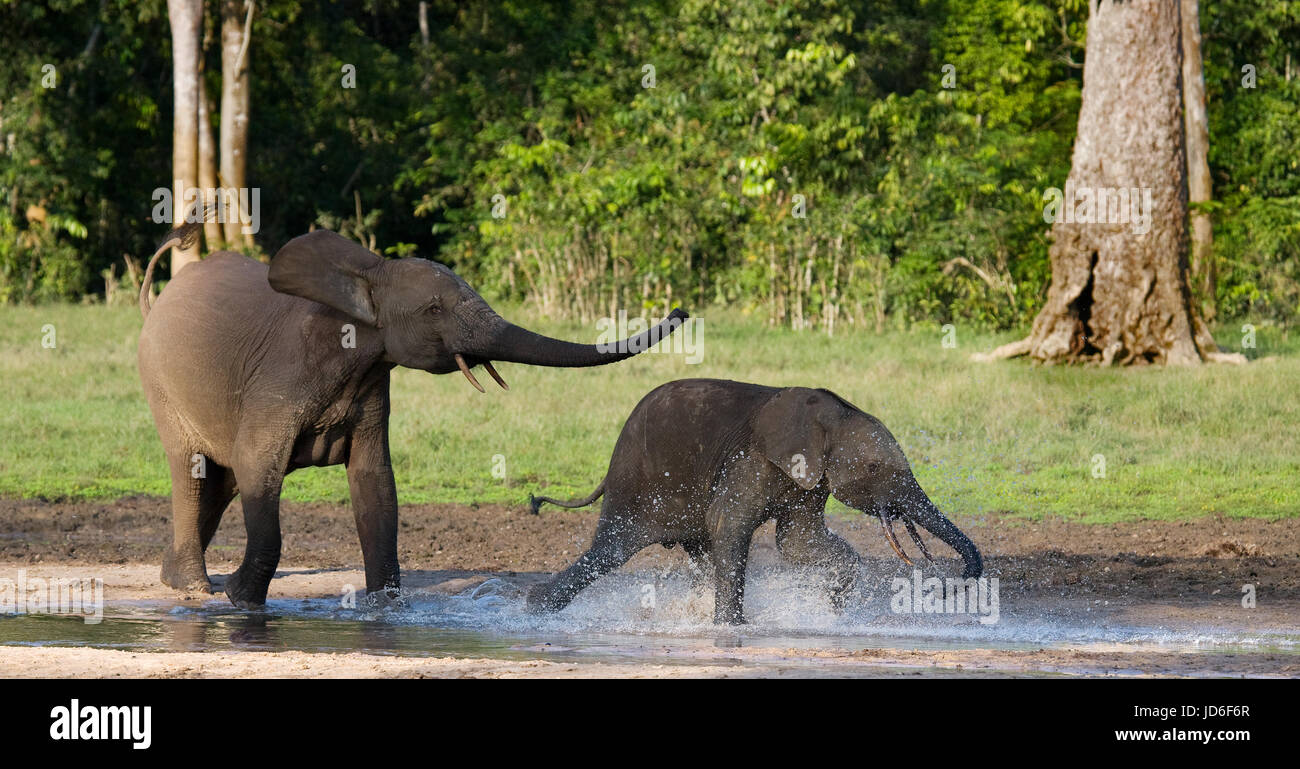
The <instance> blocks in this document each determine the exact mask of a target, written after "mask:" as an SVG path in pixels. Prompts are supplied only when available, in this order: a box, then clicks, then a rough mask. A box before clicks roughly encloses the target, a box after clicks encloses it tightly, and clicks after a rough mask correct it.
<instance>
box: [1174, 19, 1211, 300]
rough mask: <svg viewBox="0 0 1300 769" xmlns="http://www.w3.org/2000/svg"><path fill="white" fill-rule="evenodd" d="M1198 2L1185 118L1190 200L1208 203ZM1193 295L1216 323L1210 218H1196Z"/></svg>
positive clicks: (1188, 31) (1189, 27) (1188, 49)
mask: <svg viewBox="0 0 1300 769" xmlns="http://www.w3.org/2000/svg"><path fill="white" fill-rule="evenodd" d="M1198 5H1199V4H1198V2H1197V0H1182V14H1183V116H1184V122H1185V123H1186V128H1187V197H1188V200H1189V202H1191V203H1193V204H1195V203H1207V202H1209V201H1210V200H1211V198H1212V193H1211V190H1210V161H1209V152H1210V128H1209V124H1208V122H1207V121H1206V116H1205V76H1204V74H1203V72H1202V70H1201V22H1200V9H1199V8H1198ZM1191 216H1192V253H1191V274H1192V275H1191V280H1192V293H1193V295H1194V296H1196V297H1197V298H1198V299H1200V308H1201V312H1202V313H1203V314H1204V316H1205V320H1206V321H1207V322H1208V321H1212V320H1214V315H1215V301H1214V289H1215V286H1214V283H1215V278H1216V272H1217V270H1216V269H1215V265H1214V251H1213V246H1214V233H1213V230H1212V228H1211V225H1210V215H1209V214H1208V213H1206V212H1204V211H1193V212H1192V214H1191Z"/></svg>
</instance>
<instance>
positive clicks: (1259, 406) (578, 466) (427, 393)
mask: <svg viewBox="0 0 1300 769" xmlns="http://www.w3.org/2000/svg"><path fill="white" fill-rule="evenodd" d="M505 314H506V315H507V317H514V318H515V319H517V320H521V321H523V322H526V323H528V325H530V326H532V327H534V328H536V329H538V330H540V331H544V332H548V333H552V334H555V335H557V336H563V337H565V338H570V339H579V340H580V339H586V340H594V338H595V335H596V331H595V328H594V325H588V326H579V325H576V324H559V323H550V322H545V321H539V320H536V319H529V318H528V317H526V315H521V314H520V313H518V312H513V313H505ZM702 317H703V320H702V331H701V335H702V337H701V338H702V340H703V344H704V356H703V358H704V359H703V362H702V363H700V364H698V365H689V364H687V363H686V362H685V361H684V359H683V357H682V356H680V355H662V354H649V355H642V356H641V357H639V358H636V359H633V360H631V361H627V362H624V363H621V364H617V365H615V366H612V367H608V368H603V369H587V370H561V369H542V368H530V367H526V366H519V365H508V364H507V365H501V366H500V367H499V368H500V369H501V372H502V374H503V375H504V376H505V377H506V378H507V380H508V381H509V382H510V384H511V387H512V390H511V391H510V392H509V393H505V392H502V391H500V390H499V389H497V388H495V387H492V388H491V389H489V391H488V394H487V395H480V394H479V393H478V392H476V391H474V390H473V389H471V388H470V387H469V385H468V384H467V383H466V382H465V381H464V379H463V378H462V377H460V376H459V375H452V376H441V377H439V376H431V375H428V374H424V373H420V372H416V371H409V370H404V369H399V370H398V371H396V372H395V375H394V378H393V419H392V444H393V464H394V469H395V471H396V474H397V485H398V491H399V495H400V497H401V499H402V501H404V502H418V501H449V502H508V503H520V504H522V502H523V500H525V499H526V498H527V495H528V493H529V492H530V491H534V490H537V489H540V488H545V489H547V490H548V493H551V494H585V493H586V492H588V491H590V490H591V489H592V488H593V487H594V486H595V485H596V483H597V482H598V481H599V480H600V478H601V476H602V475H603V474H604V471H605V466H606V462H607V460H608V457H609V452H610V450H611V449H612V447H613V443H614V439H615V437H616V436H617V434H618V431H619V428H620V427H621V426H622V424H623V420H624V419H625V418H626V417H627V414H628V412H629V411H630V410H631V409H632V407H633V406H634V405H636V403H637V401H638V400H639V399H640V398H641V396H642V395H644V394H645V393H646V392H648V391H649V390H650V389H651V388H653V387H654V386H656V385H658V384H660V383H662V382H665V381H668V380H671V379H677V378H682V377H695V376H700V377H724V378H731V379H739V380H746V381H753V382H762V383H765V384H772V385H795V384H799V385H809V386H821V387H828V388H830V389H833V390H835V391H836V392H838V393H839V394H840V395H842V396H844V397H845V398H847V399H849V400H850V401H852V402H854V403H855V404H857V405H858V406H860V407H861V408H863V409H865V410H867V411H869V412H871V413H872V414H875V415H876V416H877V417H879V418H880V419H881V420H882V421H883V422H884V423H885V424H886V425H888V426H889V428H890V429H891V430H892V431H893V432H894V434H895V435H896V436H897V437H898V438H899V440H900V442H901V443H902V445H903V448H904V450H905V451H906V452H907V455H908V457H909V458H910V459H911V461H912V464H913V467H914V468H915V470H916V474H917V477H918V478H919V480H920V482H921V484H922V485H923V486H924V487H925V488H926V489H927V490H928V491H929V492H930V494H931V496H932V497H933V498H934V499H935V501H936V502H937V503H938V504H939V505H940V506H941V507H943V508H944V509H946V510H948V511H951V512H954V513H958V514H964V515H981V514H984V513H988V512H1010V513H1013V514H1016V515H1022V516H1027V517H1039V516H1067V517H1071V518H1075V519H1080V520H1085V521H1094V522H1104V521H1116V520H1128V519H1137V518H1153V519H1177V518H1190V517H1198V516H1207V515H1223V516H1253V517H1262V518H1281V517H1289V516H1295V515H1300V490H1298V488H1300V430H1297V426H1298V425H1300V387H1298V386H1297V383H1298V382H1300V338H1297V337H1300V335H1296V334H1289V335H1288V334H1287V333H1285V332H1283V331H1279V330H1276V329H1270V328H1261V329H1260V330H1259V332H1258V349H1256V350H1253V351H1247V352H1249V353H1251V354H1252V355H1253V356H1255V357H1259V358H1261V360H1258V361H1256V362H1253V363H1251V364H1250V365H1248V366H1244V367H1236V366H1202V367H1199V368H1194V369H1182V370H1173V369H1171V370H1163V369H1157V368H1150V369H1128V370H1107V369H1099V368H1081V367H1041V366H1034V365H1031V364H1029V363H1027V362H1025V361H1006V362H1001V363H995V364H977V363H972V362H970V361H969V360H968V358H967V356H968V355H969V353H971V352H974V351H977V350H988V349H991V348H992V347H994V346H995V345H996V344H999V343H1001V342H1004V341H1008V340H1009V339H1011V338H1014V335H1012V334H1004V335H989V334H981V333H978V332H975V331H973V330H965V329H963V328H962V327H960V326H959V327H958V329H957V342H958V345H957V348H956V349H945V348H943V347H942V345H941V343H940V340H941V334H940V332H939V330H938V329H937V328H934V329H921V330H915V331H911V332H891V333H888V334H884V335H872V334H862V333H853V332H847V333H841V334H839V335H837V336H835V337H834V338H828V337H827V336H825V334H821V333H812V332H804V333H799V332H793V331H788V330H784V329H769V328H764V327H761V326H759V325H757V324H755V323H753V322H751V321H749V320H747V319H745V318H742V317H741V316H739V315H738V314H728V313H726V312H723V311H713V312H709V311H706V312H704V313H702ZM45 324H53V325H54V326H55V328H56V332H57V347H56V348H55V349H43V348H42V346H41V339H42V327H43V326H44V325H45ZM139 328H140V318H139V314H138V313H137V311H136V310H135V308H133V307H104V306H94V305H89V306H73V305H53V306H38V307H3V308H0V382H2V383H3V384H0V387H2V388H3V389H0V396H2V397H0V494H3V495H6V496H11V497H43V498H49V499H64V498H114V497H119V496H123V495H129V494H138V493H147V494H167V493H168V490H169V482H168V478H167V471H166V464H165V461H164V457H163V453H162V449H161V446H160V445H159V442H158V438H157V435H156V434H155V432H154V427H153V422H152V420H151V418H150V415H149V410H148V407H147V406H146V404H145V400H144V397H143V394H142V393H141V389H140V384H139V379H138V378H137V374H136V369H135V340H136V336H137V334H138V333H139ZM1229 331H1231V330H1230V329H1228V330H1225V332H1224V333H1225V336H1224V337H1223V339H1222V341H1224V342H1225V343H1227V345H1226V346H1229V347H1232V346H1233V345H1232V342H1233V339H1232V335H1231V334H1229V333H1228V332H1229ZM483 379H484V381H485V382H486V381H487V378H486V377H484V378H483ZM489 387H491V385H490V383H489ZM498 454H499V455H502V456H503V457H504V458H505V467H506V472H507V476H506V478H505V480H504V481H502V480H499V479H497V478H494V477H493V475H492V469H493V456H494V455H498ZM1097 454H1100V455H1103V456H1104V457H1105V464H1106V473H1105V477H1104V478H1094V477H1093V473H1092V470H1093V459H1092V458H1093V456H1094V455H1097ZM285 495H286V496H287V497H288V498H290V499H295V500H326V501H345V500H346V499H347V495H348V492H347V483H346V478H345V476H344V472H343V469H342V468H339V467H335V468H323V469H311V470H302V471H299V472H297V473H294V474H293V475H292V476H290V478H289V479H288V481H287V482H286V486H285Z"/></svg>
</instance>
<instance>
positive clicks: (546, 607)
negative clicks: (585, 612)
mask: <svg viewBox="0 0 1300 769" xmlns="http://www.w3.org/2000/svg"><path fill="white" fill-rule="evenodd" d="M568 605H569V602H568V601H566V600H563V599H562V598H557V597H556V596H555V594H554V593H553V592H552V590H551V586H550V585H549V584H548V585H534V586H533V587H532V589H531V590H529V591H528V598H527V599H526V600H525V601H524V610H525V611H527V612H528V613H529V614H554V613H556V612H558V611H560V610H561V609H563V608H564V607H565V606H568Z"/></svg>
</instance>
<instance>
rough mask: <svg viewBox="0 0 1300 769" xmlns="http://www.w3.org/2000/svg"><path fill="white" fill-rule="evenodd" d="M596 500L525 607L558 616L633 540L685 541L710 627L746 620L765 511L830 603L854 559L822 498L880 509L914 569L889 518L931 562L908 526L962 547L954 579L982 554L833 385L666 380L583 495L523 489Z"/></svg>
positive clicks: (780, 543) (979, 566)
mask: <svg viewBox="0 0 1300 769" xmlns="http://www.w3.org/2000/svg"><path fill="white" fill-rule="evenodd" d="M602 494H604V496H605V501H604V503H603V506H602V507H601V514H600V521H599V522H598V523H597V524H596V535H595V538H594V541H593V542H592V545H591V548H590V549H589V550H588V551H587V552H586V553H584V554H583V555H582V557H580V558H579V559H578V561H577V562H576V563H574V564H573V565H572V566H570V567H569V568H568V569H565V570H564V571H563V572H562V573H560V574H559V575H557V576H556V577H555V579H553V580H551V582H549V583H548V584H546V585H540V586H538V587H537V588H535V589H534V590H533V591H532V592H531V593H530V594H529V596H528V605H529V607H530V608H531V609H533V610H537V611H559V610H560V609H562V608H564V607H565V606H567V605H568V604H569V602H570V601H572V600H573V598H574V596H576V595H577V593H578V591H580V590H582V589H583V588H584V587H586V586H587V585H589V584H591V583H592V582H593V581H595V580H596V579H597V578H599V577H600V576H601V575H603V574H606V573H608V572H610V571H612V570H614V569H616V568H618V567H619V566H621V565H623V564H624V563H626V562H627V560H628V559H629V558H631V557H632V556H633V555H634V554H635V553H636V552H637V551H639V550H641V549H642V548H644V547H647V546H649V545H653V544H656V543H658V544H662V545H664V546H666V547H672V546H673V545H675V544H677V543H681V544H682V546H683V547H684V548H685V550H686V552H687V554H688V555H689V556H690V557H691V559H692V560H693V561H694V560H698V559H700V558H702V557H704V556H706V555H707V556H711V559H712V561H713V567H714V577H715V581H716V592H715V599H714V600H715V603H714V621H715V622H718V623H732V624H740V623H743V622H744V621H745V620H744V613H743V611H742V607H743V604H744V595H745V563H746V559H747V558H748V555H749V543H750V538H751V537H752V536H753V534H754V531H755V530H756V529H757V528H758V527H759V526H760V525H762V524H763V523H764V522H766V521H768V520H771V519H772V518H775V519H776V544H777V548H778V550H779V551H780V552H781V555H782V556H783V557H785V558H786V559H788V560H790V561H792V562H794V563H797V564H804V565H819V566H826V567H830V569H831V571H832V583H831V592H832V597H833V598H837V604H838V602H839V600H842V597H843V595H844V593H845V591H847V590H848V589H849V588H851V587H852V585H853V581H854V579H855V577H856V573H857V570H858V565H859V560H858V556H857V553H855V552H854V551H853V549H852V548H851V547H849V544H848V543H847V542H845V541H844V540H843V539H841V538H839V537H838V536H836V535H835V534H832V533H831V532H830V531H829V530H827V528H826V521H825V518H824V517H823V514H824V512H825V509H826V501H827V499H828V498H829V497H830V496H834V497H835V498H836V499H838V500H839V501H841V502H843V503H844V504H845V505H848V506H849V507H851V508H854V509H856V510H860V511H862V512H864V513H868V514H870V515H875V516H878V517H879V518H880V525H881V529H882V531H883V532H884V534H885V537H886V539H888V541H889V544H890V545H891V546H892V547H893V549H894V552H895V553H897V554H898V556H899V557H900V558H902V559H903V560H904V561H906V562H907V563H908V564H909V565H910V564H911V563H912V562H911V560H910V559H908V557H907V555H906V554H905V553H904V552H903V550H902V548H901V547H900V546H899V544H898V538H897V537H896V536H895V534H894V529H893V521H894V520H896V519H900V520H902V522H903V525H904V526H906V527H907V532H908V533H909V534H910V535H911V536H912V539H913V540H914V541H915V542H916V544H917V546H918V547H919V548H920V549H921V552H922V554H924V555H925V557H926V558H927V559H928V558H930V554H929V552H928V551H927V550H926V548H925V545H924V544H923V543H922V542H921V538H920V536H919V535H918V534H917V532H916V526H915V524H920V525H921V526H922V527H923V528H925V529H926V530H927V531H929V532H930V533H931V534H933V535H935V536H936V537H938V538H939V539H941V540H943V541H944V542H945V543H947V544H948V545H949V546H950V547H952V548H953V549H954V550H956V551H957V553H958V554H959V555H961V557H962V559H963V561H964V562H965V569H964V571H963V574H962V576H963V578H967V579H970V578H975V577H979V576H980V574H981V573H982V572H983V561H982V560H981V558H980V553H979V550H977V549H976V548H975V545H974V544H973V543H972V542H971V541H970V539H968V538H967V537H966V535H965V534H962V533H961V531H960V530H958V529H957V527H956V526H954V525H953V524H952V523H951V522H950V521H949V520H948V519H947V518H945V517H944V516H943V514H942V513H940V512H939V510H938V508H936V507H935V506H934V504H933V503H932V502H931V501H930V499H929V497H927V496H926V495H925V492H924V491H922V490H921V487H920V485H918V484H917V482H916V478H914V477H913V476H912V471H911V468H910V467H909V465H908V463H907V458H906V457H904V456H903V452H902V450H901V449H899V447H898V443H897V441H895V440H894V436H892V435H890V433H889V431H888V430H886V429H885V426H884V425H882V424H881V423H880V422H879V421H878V420H877V419H876V418H875V417H872V416H871V415H869V414H866V413H864V412H863V411H861V410H860V409H858V408H857V407H855V406H853V404H851V403H849V402H847V401H845V400H844V399H843V398H841V397H839V396H838V395H836V394H834V393H832V392H830V391H829V390H810V389H807V388H804V387H790V388H776V387H764V386H762V385H756V384H745V383H743V382H730V381H725V380H718V379H682V380H678V381H676V382H669V383H667V384H665V385H662V386H660V387H658V388H656V389H654V390H653V391H651V392H650V393H649V394H648V395H646V397H645V398H643V399H642V400H641V402H640V403H639V404H637V407H636V408H635V409H633V411H632V415H631V416H629V417H628V420H627V424H625V425H624V426H623V432H622V433H621V434H620V435H619V437H618V442H617V443H616V444H615V446H614V455H613V456H612V457H611V458H610V461H609V470H608V472H607V473H606V475H605V480H604V481H602V482H601V484H600V486H598V487H597V488H596V490H595V491H594V492H592V494H591V496H589V497H587V498H586V499H580V500H573V501H571V502H559V501H557V500H554V499H550V498H547V497H530V498H529V503H530V505H531V506H532V510H533V512H534V513H536V512H537V510H538V508H539V507H540V506H541V504H542V503H543V502H550V503H552V504H556V505H560V506H561V507H582V506H583V505H588V504H591V503H592V502H593V501H595V500H596V499H597V498H599V497H600V496H601V495H602Z"/></svg>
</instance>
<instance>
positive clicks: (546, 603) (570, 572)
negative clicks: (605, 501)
mask: <svg viewBox="0 0 1300 769" xmlns="http://www.w3.org/2000/svg"><path fill="white" fill-rule="evenodd" d="M644 546H645V545H644V544H643V543H633V542H628V541H625V537H624V536H623V535H621V534H617V533H614V532H613V530H612V529H611V528H609V527H605V526H601V527H599V528H597V529H596V536H595V538H594V540H593V541H592V543H591V547H590V548H589V549H588V550H587V552H585V553H583V554H582V555H581V556H580V557H579V558H578V560H577V561H575V562H574V564H573V565H572V566H570V567H569V568H567V569H565V570H564V571H562V572H560V573H559V574H557V575H555V578H554V579H552V580H551V581H550V582H548V583H546V584H545V585H538V586H536V587H534V588H533V589H532V590H531V591H530V592H529V593H528V609H529V611H535V612H557V611H560V610H561V609H563V608H564V607H566V606H568V605H569V604H570V603H571V602H572V601H573V599H574V598H575V597H577V595H578V593H579V592H580V591H581V590H582V589H583V588H585V587H587V586H588V585H590V584H591V583H593V582H595V581H596V580H597V579H600V578H601V577H603V576H604V575H606V574H608V573H609V572H611V571H613V570H615V569H617V568H618V567H620V566H622V565H623V564H625V563H627V562H628V560H629V559H631V558H632V556H633V555H636V553H637V551H639V550H640V549H641V548H642V547H644Z"/></svg>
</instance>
